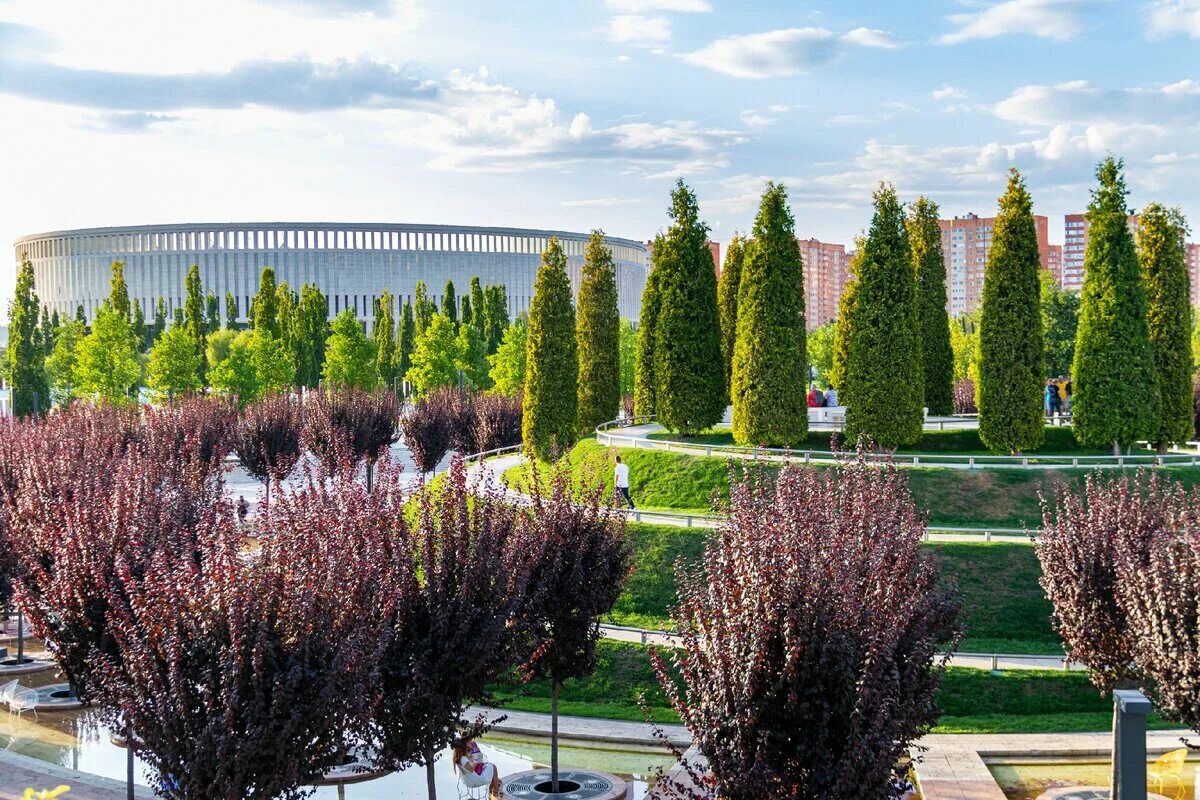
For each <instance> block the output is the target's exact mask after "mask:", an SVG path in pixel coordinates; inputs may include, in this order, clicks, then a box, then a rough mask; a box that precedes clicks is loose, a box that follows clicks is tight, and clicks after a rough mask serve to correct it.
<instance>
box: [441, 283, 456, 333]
mask: <svg viewBox="0 0 1200 800" xmlns="http://www.w3.org/2000/svg"><path fill="white" fill-rule="evenodd" d="M442 315H443V316H444V317H445V318H446V319H448V320H450V321H451V322H453V323H454V327H455V328H456V329H457V328H458V299H457V297H456V296H455V294H454V281H446V288H445V289H443V290H442Z"/></svg>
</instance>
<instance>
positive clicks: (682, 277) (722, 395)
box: [653, 179, 729, 433]
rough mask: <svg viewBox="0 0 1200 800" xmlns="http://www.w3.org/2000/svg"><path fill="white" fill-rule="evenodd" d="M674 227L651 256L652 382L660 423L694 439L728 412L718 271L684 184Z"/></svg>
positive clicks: (676, 198) (674, 204) (675, 201)
mask: <svg viewBox="0 0 1200 800" xmlns="http://www.w3.org/2000/svg"><path fill="white" fill-rule="evenodd" d="M670 214H671V219H672V223H671V225H670V226H669V227H668V228H667V232H666V233H665V234H664V235H663V236H662V241H661V242H660V243H659V244H658V245H657V246H656V247H655V248H654V258H655V262H654V270H653V271H654V272H657V273H658V281H657V287H656V291H657V294H658V303H659V307H658V316H657V319H656V320H655V322H654V382H655V398H654V399H655V405H656V406H657V409H658V421H659V422H660V423H662V424H663V425H664V426H665V427H667V428H668V429H669V430H673V431H681V432H683V433H696V432H699V431H702V430H704V429H706V428H710V427H712V426H713V425H715V424H716V423H717V422H719V421H720V420H721V417H722V415H723V414H724V412H725V407H726V406H727V405H728V399H729V391H728V389H727V388H726V386H725V367H724V366H723V363H722V361H721V323H720V319H719V316H718V314H717V270H716V267H715V265H714V264H713V258H712V251H711V250H709V249H708V225H706V224H705V223H703V222H701V221H700V205H699V203H697V202H696V195H695V194H694V193H693V192H692V190H691V189H689V188H688V186H687V184H685V183H684V182H683V180H682V179H681V180H680V181H679V182H678V183H677V184H676V186H675V191H674V192H672V194H671V212H670Z"/></svg>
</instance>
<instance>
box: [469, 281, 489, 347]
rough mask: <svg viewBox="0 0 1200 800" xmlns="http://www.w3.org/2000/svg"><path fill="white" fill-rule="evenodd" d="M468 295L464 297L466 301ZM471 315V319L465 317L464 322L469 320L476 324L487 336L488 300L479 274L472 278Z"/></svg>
mask: <svg viewBox="0 0 1200 800" xmlns="http://www.w3.org/2000/svg"><path fill="white" fill-rule="evenodd" d="M466 299H467V298H466V297H464V298H463V300H464V302H465V301H466ZM470 300H471V317H470V319H467V318H465V317H464V318H463V322H469V323H471V324H472V325H474V326H475V327H476V328H478V329H479V331H480V332H481V333H482V334H483V335H484V337H485V338H486V336H487V300H485V299H484V296H483V285H482V284H481V283H480V282H479V276H478V275H476V276H475V277H473V278H471V293H470Z"/></svg>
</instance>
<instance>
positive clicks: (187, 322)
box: [183, 264, 208, 378]
mask: <svg viewBox="0 0 1200 800" xmlns="http://www.w3.org/2000/svg"><path fill="white" fill-rule="evenodd" d="M183 285H184V290H185V298H184V301H183V324H184V327H185V329H186V331H187V335H188V336H190V337H191V339H192V350H193V351H194V352H195V355H196V363H197V364H198V368H199V369H200V370H203V368H204V346H205V337H206V336H207V335H208V320H207V318H206V317H205V313H204V286H203V285H202V284H201V283H200V267H198V266H196V265H195V264H192V266H191V268H190V269H188V271H187V277H186V278H185V279H184V281H183ZM198 374H199V373H198ZM200 377H201V378H203V375H200Z"/></svg>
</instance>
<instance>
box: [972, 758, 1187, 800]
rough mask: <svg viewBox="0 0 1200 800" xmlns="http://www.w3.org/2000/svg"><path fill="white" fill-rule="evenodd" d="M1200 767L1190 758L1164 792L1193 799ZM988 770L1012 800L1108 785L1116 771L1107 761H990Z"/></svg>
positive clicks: (1151, 787)
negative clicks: (1053, 791)
mask: <svg viewBox="0 0 1200 800" xmlns="http://www.w3.org/2000/svg"><path fill="white" fill-rule="evenodd" d="M1151 760H1153V759H1151ZM1198 767H1200V760H1191V759H1189V760H1188V762H1187V763H1186V764H1185V765H1184V768H1183V771H1182V773H1181V775H1180V776H1179V777H1180V779H1181V781H1180V782H1176V781H1175V780H1169V781H1167V782H1166V784H1165V785H1164V787H1163V790H1162V794H1163V795H1165V796H1167V797H1171V798H1178V799H1179V800H1182V798H1187V800H1191V799H1192V798H1193V797H1195V791H1196V788H1195V787H1196V769H1197V768H1198ZM988 769H989V770H991V773H992V775H993V776H994V777H995V778H996V783H998V784H1000V788H1001V789H1003V790H1004V795H1005V797H1007V798H1009V800H1036V798H1037V797H1039V796H1040V795H1041V794H1042V793H1043V792H1045V791H1046V790H1048V789H1058V788H1062V787H1067V786H1108V782H1109V776H1110V775H1111V774H1112V765H1111V764H1110V763H1109V762H1107V761H1094V762H1077V763H1063V762H1054V761H1030V762H1025V763H1016V762H1014V763H989V764H988ZM1149 788H1150V789H1151V791H1155V790H1156V789H1157V787H1156V785H1155V784H1153V783H1152V784H1151V785H1150V787H1149Z"/></svg>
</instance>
